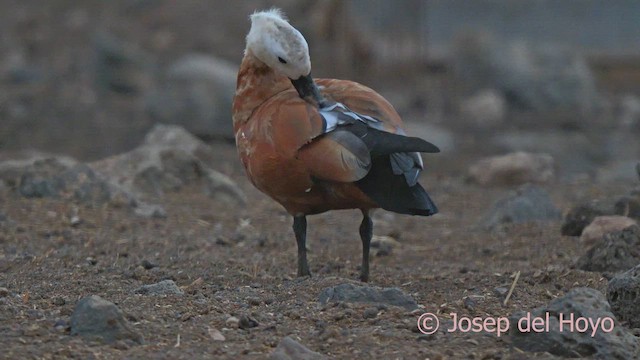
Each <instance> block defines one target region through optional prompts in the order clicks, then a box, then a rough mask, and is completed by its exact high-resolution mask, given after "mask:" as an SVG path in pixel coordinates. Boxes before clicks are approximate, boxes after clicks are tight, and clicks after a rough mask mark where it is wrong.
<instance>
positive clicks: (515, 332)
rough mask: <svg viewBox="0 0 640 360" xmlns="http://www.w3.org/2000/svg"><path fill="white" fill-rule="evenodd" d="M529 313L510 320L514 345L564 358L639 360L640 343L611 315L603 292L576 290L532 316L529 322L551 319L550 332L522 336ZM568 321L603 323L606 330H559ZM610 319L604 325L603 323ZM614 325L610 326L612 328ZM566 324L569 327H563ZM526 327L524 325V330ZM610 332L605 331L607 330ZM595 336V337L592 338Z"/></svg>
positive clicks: (531, 313) (535, 311) (589, 328)
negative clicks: (591, 357)
mask: <svg viewBox="0 0 640 360" xmlns="http://www.w3.org/2000/svg"><path fill="white" fill-rule="evenodd" d="M527 315H528V313H526V312H524V311H520V312H517V313H515V314H513V315H512V316H511V317H510V322H511V325H510V327H509V329H510V330H509V333H510V335H511V340H512V342H513V345H514V346H516V347H517V348H519V349H522V350H524V351H529V352H548V353H551V354H553V355H556V356H562V357H571V358H574V357H587V356H593V357H594V358H597V359H634V358H638V356H640V346H639V343H638V340H637V338H636V337H635V336H633V335H632V334H631V333H630V332H629V331H628V330H626V329H625V328H623V327H622V326H620V324H619V323H618V321H617V320H616V319H615V316H614V314H613V313H612V312H611V308H610V307H609V303H607V300H606V299H605V297H604V295H602V293H601V292H599V291H597V290H595V289H590V288H575V289H572V290H571V291H569V292H568V293H567V294H566V295H565V296H563V297H559V298H556V299H554V300H552V301H551V302H550V303H549V304H548V305H546V306H543V307H539V308H536V309H534V310H532V311H531V312H530V319H533V318H534V317H542V318H543V319H545V320H546V317H547V315H548V316H549V320H548V324H549V331H546V329H545V331H542V332H536V331H528V332H520V331H519V329H518V321H520V320H521V319H523V318H526V317H527ZM561 315H562V317H563V320H564V321H567V320H568V319H571V316H573V319H574V323H577V321H576V320H577V319H578V318H585V320H587V321H588V319H591V320H592V321H596V319H601V323H602V324H603V325H606V326H607V328H604V327H600V328H597V329H595V334H594V329H593V327H592V326H591V325H589V326H588V329H587V330H586V332H582V333H581V332H579V331H577V329H578V326H576V327H575V328H574V329H573V330H574V331H569V328H568V325H563V328H562V331H561V329H560V322H559V318H560V316H561ZM605 318H606V319H610V320H606V323H605V321H602V320H603V319H605ZM609 323H611V324H609ZM564 324H566V323H564ZM525 326H526V325H523V329H524V328H525ZM609 327H612V329H611V330H609V331H605V329H607V330H608V329H609ZM592 334H593V336H592Z"/></svg>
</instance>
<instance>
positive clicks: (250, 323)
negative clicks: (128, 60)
mask: <svg viewBox="0 0 640 360" xmlns="http://www.w3.org/2000/svg"><path fill="white" fill-rule="evenodd" d="M258 325H259V324H258V322H257V321H256V320H255V319H254V318H252V317H250V316H248V315H242V316H240V322H239V323H238V327H239V328H240V329H243V330H246V329H251V328H254V327H257V326H258Z"/></svg>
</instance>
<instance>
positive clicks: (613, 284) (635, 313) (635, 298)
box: [607, 265, 640, 328]
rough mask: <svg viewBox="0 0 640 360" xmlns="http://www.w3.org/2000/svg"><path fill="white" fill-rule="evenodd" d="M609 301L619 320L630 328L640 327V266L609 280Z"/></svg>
mask: <svg viewBox="0 0 640 360" xmlns="http://www.w3.org/2000/svg"><path fill="white" fill-rule="evenodd" d="M607 300H609V304H611V310H612V311H613V313H614V314H615V315H616V316H617V317H618V319H620V320H622V321H626V322H627V324H628V325H629V326H630V327H633V328H638V327H640V265H636V266H635V267H634V268H632V269H630V270H627V271H625V272H623V273H620V274H617V275H616V276H614V277H613V278H612V279H611V280H609V286H608V287H607Z"/></svg>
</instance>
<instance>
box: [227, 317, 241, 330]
mask: <svg viewBox="0 0 640 360" xmlns="http://www.w3.org/2000/svg"><path fill="white" fill-rule="evenodd" d="M224 323H225V324H226V325H227V326H228V327H230V328H232V329H237V328H238V327H239V326H240V319H238V318H237V317H235V316H229V317H228V318H227V320H225V322H224Z"/></svg>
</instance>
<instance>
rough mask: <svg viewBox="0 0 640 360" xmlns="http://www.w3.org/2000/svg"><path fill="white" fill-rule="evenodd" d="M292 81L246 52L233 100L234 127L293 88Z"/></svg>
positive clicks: (249, 52) (236, 127)
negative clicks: (270, 99) (267, 101)
mask: <svg viewBox="0 0 640 360" xmlns="http://www.w3.org/2000/svg"><path fill="white" fill-rule="evenodd" d="M291 87H292V85H291V81H289V79H288V78H287V77H286V76H283V75H279V74H277V73H276V72H275V71H273V69H271V68H270V67H268V66H267V65H266V64H265V63H263V62H262V61H260V60H258V58H256V57H255V55H253V53H251V51H250V50H247V51H246V52H245V55H244V58H243V59H242V64H241V65H240V70H239V71H238V80H237V84H236V94H235V97H234V98H233V127H234V130H236V129H238V127H240V126H241V125H242V124H244V123H245V122H246V121H247V120H248V119H249V117H250V116H251V114H252V113H253V110H254V109H255V108H257V107H258V106H260V105H261V104H262V103H263V102H265V101H266V100H267V99H269V98H270V97H272V96H274V95H276V94H278V93H280V92H282V91H284V90H287V89H289V88H291Z"/></svg>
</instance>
